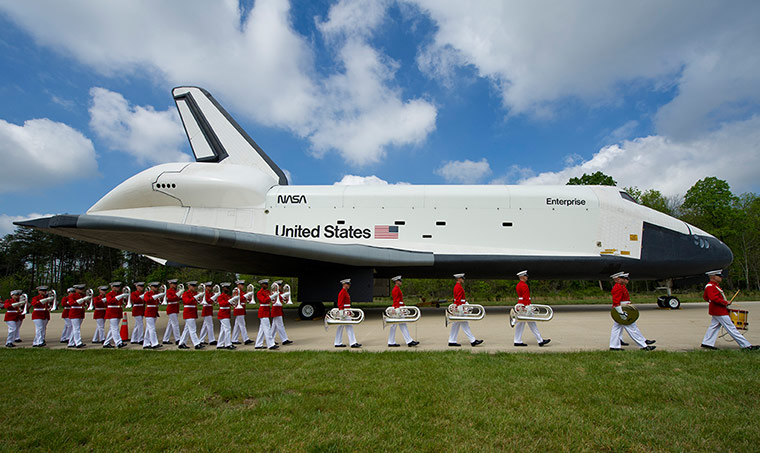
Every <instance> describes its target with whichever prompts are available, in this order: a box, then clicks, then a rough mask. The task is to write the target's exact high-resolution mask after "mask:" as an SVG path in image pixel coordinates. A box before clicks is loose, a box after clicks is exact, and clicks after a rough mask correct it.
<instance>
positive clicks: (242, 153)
mask: <svg viewBox="0 0 760 453" xmlns="http://www.w3.org/2000/svg"><path fill="white" fill-rule="evenodd" d="M172 95H173V96H174V102H175V103H176V104H177V109H178V110H179V114H180V117H182V124H183V125H184V126H185V132H186V133H187V138H188V140H189V141H190V146H191V147H192V148H193V154H195V160H196V161H197V162H216V163H225V164H236V165H247V166H251V167H256V168H258V169H259V170H261V171H262V172H264V173H265V174H267V175H269V176H271V177H272V178H273V179H274V180H275V181H277V182H278V184H280V185H287V184H288V179H287V177H286V176H285V173H284V172H283V171H282V169H280V167H278V166H277V164H275V163H274V161H272V159H270V158H269V156H267V154H266V153H265V152H264V151H263V150H262V149H261V148H260V147H259V145H257V144H256V142H255V141H253V139H252V138H251V137H250V136H248V134H247V133H246V132H245V131H244V130H243V128H242V127H240V125H239V124H238V123H237V122H236V121H235V120H234V119H233V118H232V116H230V114H229V113H227V111H226V110H224V108H223V107H222V106H221V105H219V103H218V102H217V101H216V99H214V97H213V96H211V94H210V93H209V92H208V91H206V90H204V89H203V88H199V87H190V86H185V87H176V88H174V89H173V90H172Z"/></svg>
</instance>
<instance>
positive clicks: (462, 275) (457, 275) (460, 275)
mask: <svg viewBox="0 0 760 453" xmlns="http://www.w3.org/2000/svg"><path fill="white" fill-rule="evenodd" d="M454 278H464V274H454Z"/></svg>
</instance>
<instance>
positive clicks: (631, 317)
mask: <svg viewBox="0 0 760 453" xmlns="http://www.w3.org/2000/svg"><path fill="white" fill-rule="evenodd" d="M620 308H622V309H623V312H624V313H625V314H626V315H628V316H627V317H626V318H625V319H623V317H622V316H620V313H618V311H617V310H615V307H612V311H610V315H612V319H614V320H615V322H616V323H618V324H620V325H621V326H629V325H631V324H633V323H634V322H636V320H637V319H639V310H638V309H636V307H634V306H633V305H631V304H622V305H621V306H620Z"/></svg>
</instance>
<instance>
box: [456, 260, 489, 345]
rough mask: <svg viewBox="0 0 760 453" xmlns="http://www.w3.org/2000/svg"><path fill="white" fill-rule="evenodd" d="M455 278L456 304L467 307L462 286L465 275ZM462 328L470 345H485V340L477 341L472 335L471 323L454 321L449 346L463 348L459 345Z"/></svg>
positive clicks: (457, 275)
mask: <svg viewBox="0 0 760 453" xmlns="http://www.w3.org/2000/svg"><path fill="white" fill-rule="evenodd" d="M454 278H455V279H456V281H457V282H456V284H454V304H456V305H457V307H459V306H462V305H466V304H467V300H466V298H465V294H464V288H463V287H462V284H463V283H464V274H454ZM460 327H461V328H462V332H464V334H465V335H466V336H467V339H468V340H470V345H472V346H477V345H479V344H481V343H483V340H478V339H476V338H475V335H473V334H472V331H470V323H469V322H468V321H453V322H452V323H451V333H449V346H456V347H458V346H462V345H461V344H459V343H457V337H458V336H459V328H460Z"/></svg>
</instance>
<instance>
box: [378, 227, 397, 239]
mask: <svg viewBox="0 0 760 453" xmlns="http://www.w3.org/2000/svg"><path fill="white" fill-rule="evenodd" d="M375 239H398V227H397V226H390V225H375Z"/></svg>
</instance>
